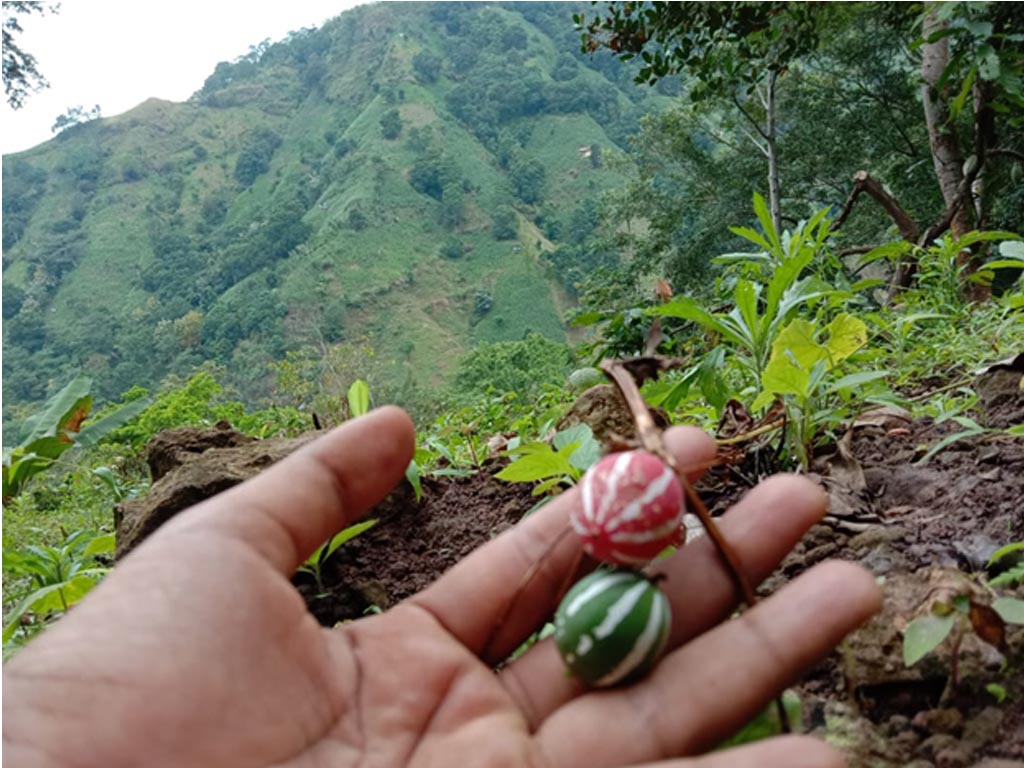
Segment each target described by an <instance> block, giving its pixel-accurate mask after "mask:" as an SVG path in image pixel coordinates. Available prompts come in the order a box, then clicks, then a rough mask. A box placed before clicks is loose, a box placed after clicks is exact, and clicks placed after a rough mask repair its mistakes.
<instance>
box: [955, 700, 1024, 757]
mask: <svg viewBox="0 0 1024 768" xmlns="http://www.w3.org/2000/svg"><path fill="white" fill-rule="evenodd" d="M1003 718H1004V714H1003V710H1001V709H1000V708H999V707H985V708H984V709H983V710H981V712H979V713H978V714H977V715H975V716H974V717H972V718H970V719H969V720H968V721H967V722H966V723H964V733H963V737H962V738H963V742H964V743H965V744H967V745H969V746H971V747H972V748H974V749H978V748H981V747H983V746H985V745H986V744H991V743H996V742H998V740H999V738H1000V735H1001V734H1002V732H1003V731H1002V727H1003ZM1020 765H1022V768H1024V764H1020Z"/></svg>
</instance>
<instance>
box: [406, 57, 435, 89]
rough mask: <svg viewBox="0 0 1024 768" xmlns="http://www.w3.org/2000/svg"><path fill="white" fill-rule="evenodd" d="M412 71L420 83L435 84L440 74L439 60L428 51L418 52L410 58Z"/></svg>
mask: <svg viewBox="0 0 1024 768" xmlns="http://www.w3.org/2000/svg"><path fill="white" fill-rule="evenodd" d="M412 69H413V72H415V73H416V79H417V80H419V81H420V82H421V83H425V84H427V85H429V84H431V83H436V82H437V78H438V76H439V75H440V74H441V59H440V57H439V56H437V55H436V54H434V53H431V52H430V51H420V52H419V53H417V54H416V55H415V56H413V57H412Z"/></svg>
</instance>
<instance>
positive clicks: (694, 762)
mask: <svg viewBox="0 0 1024 768" xmlns="http://www.w3.org/2000/svg"><path fill="white" fill-rule="evenodd" d="M845 764H846V763H845V761H844V760H843V757H842V755H840V754H839V753H838V752H837V751H836V750H834V749H833V748H832V747H830V746H829V745H828V744H826V743H825V742H823V741H820V740H818V739H814V738H811V737H810V736H779V737H778V738H774V739H765V740H764V741H758V742H756V743H754V744H746V745H744V746H742V747H735V748H734V749H726V750H723V751H721V752H712V753H711V754H708V755H704V756H702V757H693V758H687V759H682V760H665V761H662V762H658V763H644V764H643V765H634V766H632V768H843V766H844V765H845Z"/></svg>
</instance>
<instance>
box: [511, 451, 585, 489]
mask: <svg viewBox="0 0 1024 768" xmlns="http://www.w3.org/2000/svg"><path fill="white" fill-rule="evenodd" d="M578 447H579V444H577V443H569V444H568V445H567V446H565V447H563V448H562V450H560V451H557V452H556V451H553V450H551V449H550V448H549V449H548V450H547V451H546V452H540V453H528V454H526V455H525V456H521V457H520V458H518V459H516V460H515V461H513V462H512V463H511V464H509V465H508V466H507V467H505V468H504V469H503V470H501V472H499V473H498V474H497V475H495V477H497V478H498V479H499V480H504V481H506V482H509V483H532V482H536V481H538V480H547V479H548V478H549V477H561V476H563V475H567V476H569V477H573V476H575V475H577V474H578V472H579V471H578V470H577V469H576V468H575V467H573V465H572V464H571V463H570V462H569V456H570V455H572V454H573V453H574V452H575V451H576V449H577V448H578Z"/></svg>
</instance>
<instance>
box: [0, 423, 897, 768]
mask: <svg viewBox="0 0 1024 768" xmlns="http://www.w3.org/2000/svg"><path fill="white" fill-rule="evenodd" d="M666 441H667V444H668V447H669V449H670V450H671V451H672V452H673V453H674V454H675V455H676V456H677V457H678V460H679V462H680V465H681V466H685V465H688V464H689V465H696V464H699V463H700V462H701V461H704V460H706V459H708V458H709V457H710V456H712V455H713V453H714V444H713V442H712V441H711V440H710V439H709V438H708V437H707V436H705V435H704V434H703V433H701V432H699V431H698V430H694V429H687V428H677V429H672V430H669V432H667V433H666ZM412 451H413V431H412V425H411V423H410V422H409V419H408V417H407V416H406V415H405V414H404V413H402V412H401V411H400V410H398V409H395V408H384V409H381V410H379V411H376V412H374V413H372V414H370V415H368V416H366V417H363V418H361V419H357V420H355V421H352V422H349V423H348V424H346V425H344V426H343V427H341V428H339V429H337V430H334V431H332V432H330V433H329V434H327V435H325V436H324V437H323V438H321V439H319V440H317V441H316V442H314V443H312V444H310V445H309V446H307V447H305V448H304V449H302V450H300V451H299V452H297V453H295V454H293V455H292V456H291V457H289V458H287V459H285V460H284V461H282V462H281V463H280V464H278V465H276V466H274V467H273V468H271V469H269V470H268V471H267V472H265V473H263V474H261V475H260V476H258V477H256V478H254V479H253V480H251V481H249V482H247V483H245V484H243V485H240V486H238V487H236V488H233V489H231V490H230V491H227V492H225V493H223V494H221V495H220V496H217V497H215V498H213V499H210V500H208V501H206V502H204V503H202V504H200V505H198V506H196V507H194V508H193V509H191V510H189V511H187V512H184V513H182V514H180V515H178V516H177V517H176V518H175V519H174V520H172V521H171V522H169V523H168V524H166V525H165V526H164V527H163V528H161V529H160V530H159V531H158V532H157V533H156V534H154V535H153V536H152V537H151V538H150V539H148V540H147V541H146V542H145V543H144V544H143V545H142V546H140V547H139V548H138V549H137V550H136V551H135V552H134V553H132V554H131V555H130V556H129V557H127V558H126V559H125V560H124V561H123V562H122V563H121V564H120V565H118V567H117V568H116V569H115V571H114V572H113V573H112V574H111V576H110V577H108V578H107V579H106V581H105V582H104V583H103V584H102V585H100V587H98V588H97V589H96V590H95V591H94V593H93V594H92V595H90V596H89V597H88V598H87V599H86V600H85V601H84V602H82V603H81V604H80V605H79V606H77V607H76V608H75V609H73V610H72V611H71V613H70V614H69V615H67V616H66V617H64V618H63V619H61V620H60V621H59V622H58V623H57V624H56V625H55V626H54V627H52V628H51V629H49V630H47V631H46V632H45V633H44V634H43V635H42V636H41V637H39V638H37V639H36V640H34V641H33V642H32V643H31V645H30V646H29V647H28V648H26V649H25V650H23V651H22V652H21V653H20V655H19V656H17V657H16V658H15V659H14V660H13V661H11V662H10V663H9V664H7V665H6V666H5V668H4V686H3V711H4V718H3V746H4V752H5V756H6V757H7V758H9V759H10V764H11V765H25V766H35V765H38V766H51V765H60V766H79V765H82V766H85V765H103V766H120V765H141V764H145V765H147V766H154V767H156V766H171V765H174V766H181V765H190V766H207V765H208V766H218V768H222V767H226V766H295V767H298V766H321V765H331V766H347V765H356V764H362V765H374V766H425V765H445V766H462V765H488V766H492V765H493V766H501V765H508V766H530V767H531V768H546V767H548V766H550V767H551V768H553V767H554V766H576V765H581V766H582V765H586V766H595V767H597V766H619V765H634V764H641V763H650V762H654V761H659V760H669V762H665V763H660V765H665V766H669V765H671V766H693V767H695V768H696V767H697V766H699V767H700V768H718V766H726V765H728V766H732V767H734V768H735V767H737V766H739V767H742V766H748V765H749V766H757V768H770V767H771V766H780V767H781V766H786V767H787V768H794V767H800V766H833V765H840V764H841V763H842V761H841V760H840V759H839V758H838V756H837V755H836V754H835V753H834V752H833V751H832V750H831V749H830V748H828V747H826V746H825V745H823V744H821V743H819V742H818V741H816V740H814V739H810V738H808V737H799V736H790V737H781V738H777V739H770V740H766V741H763V742H758V743H755V744H752V745H748V746H745V747H741V748H738V749H735V750H730V751H728V752H715V753H710V754H709V755H707V756H704V757H698V758H694V759H683V760H671V758H676V757H678V756H683V755H697V754H700V753H701V752H702V751H704V750H707V749H710V748H712V747H714V745H715V744H717V743H719V742H720V741H721V740H722V739H723V738H725V737H726V736H728V735H729V734H730V733H731V732H732V731H734V730H735V729H736V728H738V727H739V726H741V725H742V724H743V723H744V722H746V721H747V720H749V719H750V718H751V717H752V716H753V715H754V714H756V713H757V712H758V711H759V710H760V709H761V708H762V707H763V706H764V705H765V703H766V702H767V701H769V700H770V699H771V698H772V697H773V696H774V695H775V694H776V693H777V692H778V691H779V690H781V689H782V688H783V687H785V685H786V684H788V683H790V682H792V681H794V680H795V679H796V678H797V677H798V676H799V675H800V673H801V672H802V671H803V670H805V669H807V668H808V667H809V666H810V665H812V664H813V663H815V662H816V661H817V660H818V659H820V658H821V657H823V656H824V655H825V654H827V653H828V652H829V650H831V649H832V648H833V647H834V646H835V645H836V644H837V643H838V642H839V640H840V639H841V638H842V637H843V636H844V635H845V634H846V633H847V632H849V631H850V630H851V629H853V628H854V627H856V626H857V625H858V624H860V623H861V622H863V621H864V620H866V619H867V618H868V617H869V616H870V615H871V614H872V613H874V612H875V611H876V610H877V609H878V606H879V600H880V598H879V593H878V590H877V588H876V587H875V584H874V582H873V580H872V579H871V577H870V575H869V574H867V573H866V572H864V571H862V570H861V569H859V568H857V567H855V566H852V565H849V564H844V563H830V564H824V565H821V566H818V567H816V568H814V569H813V570H811V571H809V572H807V573H805V574H804V575H803V576H801V577H800V578H798V579H796V580H795V581H794V582H793V583H791V584H790V585H788V586H787V587H786V588H784V589H783V590H781V591H780V592H779V593H778V594H776V595H774V596H772V597H771V598H769V599H767V600H765V601H764V602H762V603H760V604H759V605H758V606H757V607H755V608H754V609H752V610H749V611H747V612H745V613H744V614H743V615H742V616H740V617H739V618H738V619H736V620H732V621H726V619H727V618H728V617H729V616H730V615H731V613H732V611H733V609H734V607H735V593H734V587H733V584H732V581H731V579H730V577H729V575H728V573H727V572H726V571H725V570H724V569H723V567H722V565H721V563H720V561H719V558H718V555H717V553H716V552H715V550H714V548H713V546H712V545H711V542H710V541H709V540H708V539H707V537H703V538H701V539H699V540H697V541H695V542H693V543H691V544H689V545H687V546H686V547H684V548H683V549H682V550H680V551H679V552H677V553H676V554H674V555H672V556H671V557H669V558H666V559H665V560H664V561H660V562H659V569H660V570H661V571H663V572H664V573H665V580H664V581H663V582H662V583H661V586H662V588H663V589H664V591H665V592H666V594H667V595H668V596H669V598H670V600H671V602H672V607H673V615H674V617H675V619H674V624H673V629H672V634H671V638H670V641H669V642H670V645H669V648H670V649H671V652H670V653H669V654H668V655H667V656H666V657H665V658H664V659H662V661H661V662H660V664H659V665H658V666H657V667H656V668H655V669H654V671H653V672H652V673H651V674H650V675H649V676H648V677H647V678H645V679H644V680H642V681H640V682H639V683H637V684H635V685H633V686H631V687H628V688H624V689H616V690H608V691H597V692H590V691H587V690H585V689H584V688H582V687H581V686H580V685H579V684H578V683H576V682H575V681H573V680H572V679H570V678H569V677H567V676H566V675H565V672H564V669H563V667H562V663H561V661H560V659H559V658H558V654H557V652H556V651H555V649H554V647H553V645H552V643H551V642H550V641H545V642H541V643H538V644H537V645H536V646H534V647H533V648H532V649H531V650H530V651H529V652H527V653H526V654H525V655H523V656H522V657H521V658H519V659H517V660H516V661H514V662H512V663H510V664H508V665H507V666H505V667H504V668H502V669H501V670H500V671H499V672H494V671H493V665H494V664H495V663H496V662H499V661H501V660H503V659H504V658H506V657H507V656H508V654H509V653H511V651H512V650H514V649H515V648H516V647H518V646H519V645H520V643H521V642H522V641H523V640H524V639H525V638H526V637H528V636H529V635H530V634H531V633H532V632H533V631H535V630H536V629H537V627H538V626H539V625H540V624H541V623H542V622H543V621H544V620H545V619H546V618H547V617H549V616H550V614H551V613H552V612H553V610H554V608H555V603H556V601H557V599H558V595H557V592H558V591H559V589H560V588H561V587H562V586H563V582H564V581H565V577H566V573H567V571H568V569H569V568H570V567H572V565H573V563H574V562H575V561H576V557H577V554H578V547H579V545H578V542H577V541H576V537H573V536H562V533H563V532H564V531H565V529H566V528H567V526H568V511H569V509H570V508H571V507H572V505H573V504H575V503H577V494H576V492H575V491H569V492H568V493H565V494H563V495H562V496H561V497H559V498H558V499H557V500H556V501H555V502H553V503H551V504H549V505H547V506H546V507H544V508H543V509H541V510H540V511H538V512H537V513H535V514H534V515H532V516H530V517H529V518H527V519H525V520H524V521H522V522H521V523H520V524H519V525H517V526H516V527H515V528H513V529H512V530H510V531H508V532H506V533H505V534H503V535H502V536H500V537H498V538H496V539H494V540H493V541H491V542H489V543H487V544H486V545H484V546H483V547H481V548H480V549H479V550H477V551H476V552H474V553H473V554H472V555H471V556H470V557H468V558H466V559H465V560H463V561H462V562H461V563H459V564H458V565H457V566H455V567H454V568H453V569H451V570H450V571H449V572H448V573H447V574H445V575H444V576H443V577H442V578H441V579H439V580H438V581H437V582H436V583H435V584H434V585H433V586H431V587H430V588H428V589H427V590H425V591H424V592H422V593H420V594H419V595H416V596H415V597H413V598H411V599H409V600H407V601H405V602H403V603H401V604H399V605H398V606H396V607H394V608H393V609H391V610H389V611H387V612H386V613H384V614H382V615H379V616H372V617H368V618H365V619H362V620H360V621H356V622H353V623H351V624H348V625H345V626H343V627H339V628H336V629H327V628H324V627H321V626H319V625H318V624H317V623H316V621H315V620H314V619H313V617H312V616H311V615H310V614H309V613H308V611H307V610H306V608H305V605H304V603H303V601H302V599H301V598H300V596H299V595H298V593H297V591H296V590H295V589H294V587H293V586H292V585H291V583H290V582H289V577H290V576H291V574H292V573H293V571H294V570H295V568H296V567H297V566H298V565H299V564H300V563H301V562H302V561H303V560H304V559H305V557H306V556H307V555H308V554H309V553H311V552H312V551H313V550H314V549H315V548H316V547H317V546H318V545H319V544H320V543H321V542H323V541H324V540H325V539H327V538H328V537H329V536H330V535H331V534H332V533H334V532H335V531H337V530H339V529H340V528H342V527H344V526H345V525H347V524H349V523H351V522H352V521H354V520H355V519H356V518H358V517H359V516H360V515H361V514H362V513H363V512H365V511H366V510H367V509H368V508H369V507H370V506H372V505H373V504H374V503H375V502H376V501H377V500H378V499H380V498H381V497H382V496H383V495H384V494H385V493H387V491H388V490H389V489H390V488H391V487H392V486H393V485H395V483H397V482H398V481H399V480H400V479H401V477H402V473H403V471H404V469H405V467H406V465H407V464H408V461H409V459H410V457H411V455H412ZM824 506H825V498H824V495H823V494H822V492H821V491H820V490H819V489H818V488H816V487H815V486H814V485H813V484H812V483H810V482H809V481H807V480H805V479H802V478H797V477H777V478H773V479H771V480H768V481H766V482H764V483H762V484H761V485H760V486H758V487H757V488H756V489H754V490H753V491H751V493H750V494H749V495H748V496H747V497H746V498H745V499H744V500H743V501H741V502H740V503H739V504H737V505H736V507H734V508H733V509H732V510H730V512H729V513H728V514H727V515H726V516H725V517H724V518H723V520H722V529H723V532H724V534H725V536H726V537H727V538H728V539H729V541H730V543H731V544H732V545H733V546H734V547H735V549H736V550H737V552H738V554H739V556H740V558H741V560H742V562H743V564H744V567H745V568H746V569H747V575H748V576H749V578H750V579H751V581H752V582H755V583H756V582H758V581H760V580H761V579H763V578H764V577H765V576H766V575H767V574H768V573H770V571H771V570H772V569H773V568H774V567H775V566H776V565H777V564H778V563H779V561H780V560H781V559H782V558H783V557H784V556H785V554H786V553H787V552H788V551H789V550H790V548H791V547H792V546H793V545H794V544H795V543H796V542H797V541H798V540H799V538H800V537H801V536H802V535H803V533H804V532H805V531H806V529H807V528H809V527H810V526H811V525H812V524H813V523H814V522H816V521H817V520H818V519H819V518H820V517H821V515H822V514H823V512H824ZM541 558H545V559H544V561H543V563H542V565H541V566H540V567H539V568H538V569H537V570H536V572H535V573H534V574H533V575H532V577H531V578H530V579H529V580H528V581H526V582H525V586H524V576H525V575H526V574H527V573H528V572H529V571H530V570H531V568H532V566H534V564H535V563H536V562H537V561H538V560H539V559H541ZM512 601H514V603H513V602H512ZM510 605H512V606H513V607H512V610H508V609H509V606H510ZM499 624H500V626H498V625H499ZM485 649H486V651H487V653H488V654H489V658H486V659H481V658H480V654H481V653H483V652H484V651H485Z"/></svg>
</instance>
